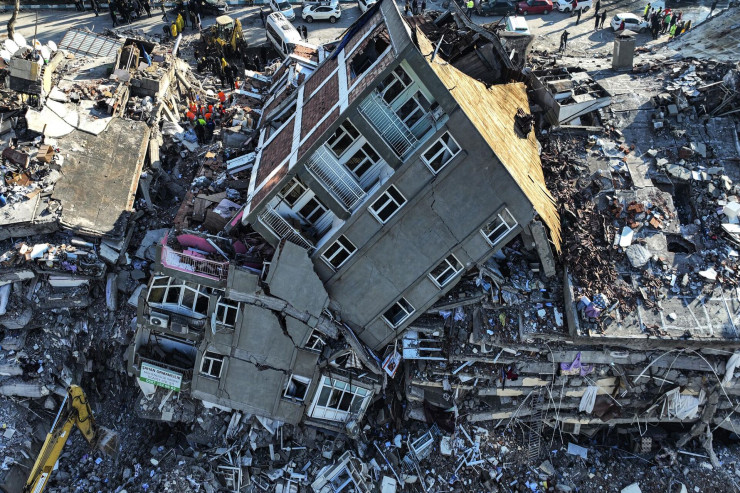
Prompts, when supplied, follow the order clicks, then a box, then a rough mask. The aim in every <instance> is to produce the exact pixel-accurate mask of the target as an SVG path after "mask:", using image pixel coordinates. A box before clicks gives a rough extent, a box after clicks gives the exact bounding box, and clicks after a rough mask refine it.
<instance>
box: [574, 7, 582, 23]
mask: <svg viewBox="0 0 740 493" xmlns="http://www.w3.org/2000/svg"><path fill="white" fill-rule="evenodd" d="M581 12H583V9H578V12H576V26H577V25H578V23H579V22H581Z"/></svg>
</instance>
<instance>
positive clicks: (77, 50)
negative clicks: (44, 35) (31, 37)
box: [59, 29, 123, 57]
mask: <svg viewBox="0 0 740 493" xmlns="http://www.w3.org/2000/svg"><path fill="white" fill-rule="evenodd" d="M121 46H123V41H120V40H118V39H115V38H109V37H107V36H101V35H100V34H95V33H91V32H88V31H83V30H82V29H70V30H69V31H67V34H65V35H64V38H63V39H62V42H61V43H59V48H61V49H64V50H67V51H71V52H72V53H74V54H75V55H88V56H95V57H97V56H102V57H107V56H111V55H115V54H116V52H117V51H118V49H119V48H120V47H121Z"/></svg>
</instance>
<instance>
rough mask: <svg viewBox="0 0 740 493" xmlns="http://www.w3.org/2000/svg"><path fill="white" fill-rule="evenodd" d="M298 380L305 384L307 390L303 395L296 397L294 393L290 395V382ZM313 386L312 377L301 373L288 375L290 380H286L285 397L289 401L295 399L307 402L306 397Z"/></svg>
mask: <svg viewBox="0 0 740 493" xmlns="http://www.w3.org/2000/svg"><path fill="white" fill-rule="evenodd" d="M293 381H296V382H298V383H300V384H301V385H305V387H306V390H305V391H304V392H303V397H296V396H293V395H288V389H289V388H290V383H291V382H293ZM310 388H311V379H310V378H308V377H304V376H301V375H295V374H291V375H290V376H289V377H288V380H287V381H286V382H285V389H283V399H287V400H289V401H295V402H305V401H306V397H308V390H309V389H310Z"/></svg>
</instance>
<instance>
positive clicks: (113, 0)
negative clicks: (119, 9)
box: [108, 0, 118, 27]
mask: <svg viewBox="0 0 740 493" xmlns="http://www.w3.org/2000/svg"><path fill="white" fill-rule="evenodd" d="M116 4H117V2H116V0H110V2H108V12H110V18H111V20H112V21H113V27H116V25H118V23H117V22H116V21H117V19H116Z"/></svg>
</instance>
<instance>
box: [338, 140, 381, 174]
mask: <svg viewBox="0 0 740 493" xmlns="http://www.w3.org/2000/svg"><path fill="white" fill-rule="evenodd" d="M365 146H367V147H368V149H369V151H370V152H368V150H366V149H365ZM348 150H349V149H348ZM345 152H346V151H345ZM371 153H372V154H374V155H375V157H376V158H377V159H375V160H373V158H372V157H371V156H370V154H371ZM358 154H362V155H363V156H364V157H363V158H362V159H360V161H359V162H358V163H357V164H356V165H355V166H354V167H352V166H350V161H351V160H352V159H354V158H355V157H356V156H357V155H358ZM382 160H383V158H382V157H380V154H379V153H378V152H377V151H376V150H375V149H374V148H373V146H372V145H370V142H367V141H365V142H363V143H362V145H360V146H359V147H358V148H357V150H355V152H353V153H352V155H351V156H349V158H348V159H347V160H346V161H345V162H344V167H345V168H347V170H348V171H349V172H350V173H352V175H353V176H354V177H355V179H357V181H358V182H362V179H363V177H364V176H365V175H366V174H367V173H368V172H369V171H370V170H372V169H373V167H374V166H375V165H377V164H378V163H379V162H381V161H382ZM361 166H365V171H363V172H362V173H358V172H357V169H358V168H360V167H361Z"/></svg>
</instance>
